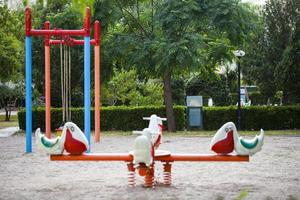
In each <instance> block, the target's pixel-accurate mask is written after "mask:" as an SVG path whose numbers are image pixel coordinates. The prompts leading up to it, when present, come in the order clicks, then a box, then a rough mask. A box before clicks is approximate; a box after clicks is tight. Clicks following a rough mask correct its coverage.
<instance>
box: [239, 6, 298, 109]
mask: <svg viewBox="0 0 300 200" xmlns="http://www.w3.org/2000/svg"><path fill="white" fill-rule="evenodd" d="M299 9H300V3H299V1H298V0H269V1H267V2H266V6H265V9H264V10H263V25H262V26H261V28H260V31H258V32H257V33H256V34H255V35H254V37H252V38H251V40H250V42H249V43H248V45H247V46H246V50H247V49H248V50H247V51H246V52H248V54H247V56H245V58H243V60H242V61H243V63H242V66H244V67H242V70H243V74H245V78H246V79H248V80H250V81H255V82H256V83H257V84H258V85H259V87H260V90H261V91H262V93H263V94H264V95H265V96H267V97H269V98H272V97H273V96H274V95H275V94H276V92H277V91H283V103H284V104H295V103H299V102H300V94H299V92H298V91H299V90H300V79H299V77H300V71H299V40H300V35H299V30H300V23H299V21H300V12H299Z"/></svg>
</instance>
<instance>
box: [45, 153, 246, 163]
mask: <svg viewBox="0 0 300 200" xmlns="http://www.w3.org/2000/svg"><path fill="white" fill-rule="evenodd" d="M50 160H51V161H124V162H132V161H133V156H132V155H130V154H129V153H97V154H82V155H69V154H63V155H51V156H50ZM154 160H155V161H161V162H175V161H180V162H249V156H238V155H214V154H171V155H166V156H156V157H155V158H154Z"/></svg>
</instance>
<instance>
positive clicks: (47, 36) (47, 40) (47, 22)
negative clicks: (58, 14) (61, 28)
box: [44, 21, 50, 46]
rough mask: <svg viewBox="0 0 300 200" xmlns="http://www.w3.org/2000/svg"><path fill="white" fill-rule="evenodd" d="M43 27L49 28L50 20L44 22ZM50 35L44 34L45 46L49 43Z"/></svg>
mask: <svg viewBox="0 0 300 200" xmlns="http://www.w3.org/2000/svg"><path fill="white" fill-rule="evenodd" d="M44 29H45V30H49V29H50V22H49V21H46V22H45V24H44ZM49 42H50V36H49V35H46V36H45V46H49V45H50V43H49Z"/></svg>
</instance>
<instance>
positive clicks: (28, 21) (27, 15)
mask: <svg viewBox="0 0 300 200" xmlns="http://www.w3.org/2000/svg"><path fill="white" fill-rule="evenodd" d="M30 31H31V9H30V8H29V7H26V8H25V35H26V36H30Z"/></svg>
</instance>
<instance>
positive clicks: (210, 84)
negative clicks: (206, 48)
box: [186, 74, 231, 106]
mask: <svg viewBox="0 0 300 200" xmlns="http://www.w3.org/2000/svg"><path fill="white" fill-rule="evenodd" d="M186 90H187V95H191V96H193V95H200V96H203V97H204V101H205V104H206V102H207V101H208V98H210V97H211V98H212V99H213V101H214V104H215V105H220V106H224V105H230V103H231V99H230V96H229V90H228V88H227V85H226V84H224V81H223V80H222V79H221V78H220V76H219V75H218V74H211V75H210V76H209V77H205V78H203V77H202V76H201V75H198V76H195V77H194V78H193V79H191V80H190V81H189V83H188V85H187V88H186Z"/></svg>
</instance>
